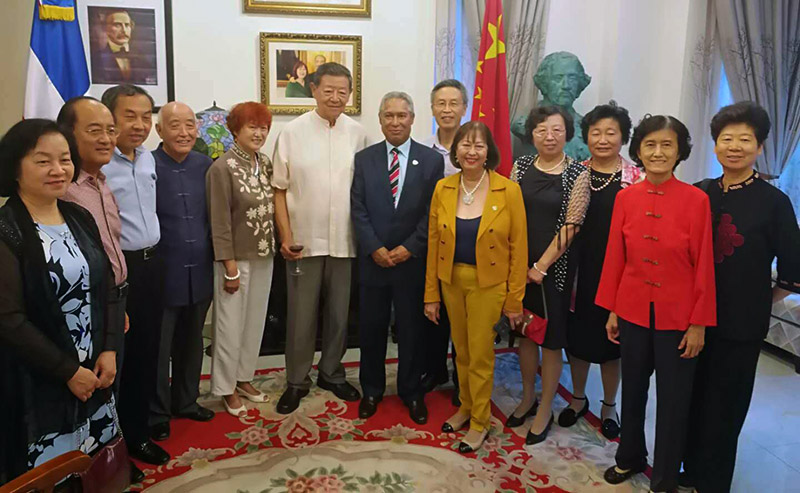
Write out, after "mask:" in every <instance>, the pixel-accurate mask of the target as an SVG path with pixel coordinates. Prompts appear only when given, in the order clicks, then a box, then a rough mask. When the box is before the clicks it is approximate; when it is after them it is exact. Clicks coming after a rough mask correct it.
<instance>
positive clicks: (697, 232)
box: [595, 177, 717, 331]
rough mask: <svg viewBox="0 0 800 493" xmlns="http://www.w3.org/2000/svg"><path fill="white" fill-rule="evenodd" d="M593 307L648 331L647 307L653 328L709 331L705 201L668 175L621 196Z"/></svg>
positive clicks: (711, 292)
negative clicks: (696, 327)
mask: <svg viewBox="0 0 800 493" xmlns="http://www.w3.org/2000/svg"><path fill="white" fill-rule="evenodd" d="M698 192H699V193H698ZM595 302H596V303H597V305H599V306H601V307H603V308H605V309H607V310H610V311H612V312H614V313H616V314H617V315H618V316H619V317H620V318H622V319H624V320H626V321H628V322H632V323H634V324H636V325H640V326H644V327H649V326H650V303H653V304H654V307H655V328H656V329H658V330H677V331H684V330H686V329H687V328H688V327H689V325H690V324H697V325H702V326H709V325H715V324H716V321H717V316H716V288H715V281H714V250H713V242H712V238H711V209H710V206H709V201H708V196H707V195H706V194H705V193H703V192H702V191H701V190H699V189H697V188H696V187H693V186H691V185H689V184H687V183H683V182H681V181H679V180H678V179H677V178H674V177H673V178H670V179H669V180H667V181H666V182H664V183H662V184H660V185H653V184H652V183H650V181H648V180H646V179H645V180H644V181H642V182H639V183H637V184H635V185H631V186H629V187H627V188H625V189H623V190H621V191H620V192H619V193H618V194H617V198H616V201H615V202H614V212H613V214H612V218H611V230H610V231H609V236H608V246H607V249H606V257H605V261H604V263H603V273H602V275H601V277H600V285H599V287H598V289H597V297H596V299H595Z"/></svg>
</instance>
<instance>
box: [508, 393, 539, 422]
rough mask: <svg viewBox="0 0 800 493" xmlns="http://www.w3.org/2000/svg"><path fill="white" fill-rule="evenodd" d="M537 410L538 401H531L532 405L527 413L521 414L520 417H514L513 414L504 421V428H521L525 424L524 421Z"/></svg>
mask: <svg viewBox="0 0 800 493" xmlns="http://www.w3.org/2000/svg"><path fill="white" fill-rule="evenodd" d="M538 409H539V399H536V400H535V401H533V405H532V406H531V408H530V409H528V411H527V412H526V413H525V414H523V415H522V416H514V413H511V415H510V416H509V417H508V419H507V420H506V426H508V427H509V428H516V427H517V426H522V425H523V424H524V423H525V420H526V419H528V417H529V416H533V415H535V414H536V411H537V410H538Z"/></svg>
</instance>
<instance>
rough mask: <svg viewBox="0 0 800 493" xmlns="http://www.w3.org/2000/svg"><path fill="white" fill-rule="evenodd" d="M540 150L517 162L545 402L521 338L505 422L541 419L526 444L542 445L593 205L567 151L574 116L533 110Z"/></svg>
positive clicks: (529, 302)
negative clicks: (571, 258) (516, 384)
mask: <svg viewBox="0 0 800 493" xmlns="http://www.w3.org/2000/svg"><path fill="white" fill-rule="evenodd" d="M526 129H527V132H528V135H531V137H532V141H533V145H534V146H535V147H536V150H537V152H538V153H539V155H538V156H522V157H520V158H519V159H517V161H516V162H515V163H514V168H513V170H512V171H511V178H512V180H514V181H516V182H517V183H519V184H520V187H521V188H522V198H523V200H524V202H525V212H526V215H527V221H528V264H529V266H530V268H529V270H528V285H527V288H526V290H525V299H524V301H523V306H524V307H525V308H526V309H528V310H529V311H531V312H533V313H534V314H536V315H538V316H540V317H544V318H547V330H546V333H545V336H544V341H543V342H542V344H541V347H542V403H541V406H538V402H537V401H536V389H535V378H536V372H537V367H538V365H539V345H538V344H537V343H536V342H534V341H533V340H531V339H528V338H523V339H521V340H520V344H519V365H520V371H521V373H522V385H523V394H522V401H521V402H520V404H519V405H518V406H517V409H516V410H515V411H514V412H513V413H512V414H511V416H509V418H508V421H507V425H508V426H511V427H514V426H520V425H521V424H523V423H524V422H525V418H526V417H528V416H533V415H534V414H535V418H534V420H533V423H532V425H531V428H530V431H529V432H528V435H527V438H526V440H525V442H526V443H527V444H528V445H532V444H535V443H540V442H542V441H544V440H545V438H547V433H548V431H549V430H550V426H551V425H552V423H553V410H552V404H553V398H554V397H555V394H556V390H557V389H558V380H559V377H560V376H561V365H562V354H561V350H562V349H563V348H564V347H566V345H567V313H568V312H569V300H570V286H571V285H572V283H571V282H570V281H569V279H568V278H567V277H568V276H567V255H568V249H569V245H570V243H572V240H573V239H574V238H575V235H576V234H577V232H578V230H579V229H580V225H581V224H582V223H583V218H584V215H585V214H586V208H587V206H588V205H589V196H590V193H589V173H588V171H587V169H586V167H585V166H583V165H582V164H580V163H578V162H576V161H574V160H573V159H571V158H569V157H568V156H567V155H566V154H564V145H565V144H566V142H567V141H569V140H570V139H572V137H573V133H574V131H575V130H574V126H573V121H572V117H571V116H570V115H569V113H567V112H566V111H564V110H563V109H561V108H559V107H557V106H543V107H538V108H534V109H533V110H532V111H531V113H530V115H529V116H528V121H527V123H526Z"/></svg>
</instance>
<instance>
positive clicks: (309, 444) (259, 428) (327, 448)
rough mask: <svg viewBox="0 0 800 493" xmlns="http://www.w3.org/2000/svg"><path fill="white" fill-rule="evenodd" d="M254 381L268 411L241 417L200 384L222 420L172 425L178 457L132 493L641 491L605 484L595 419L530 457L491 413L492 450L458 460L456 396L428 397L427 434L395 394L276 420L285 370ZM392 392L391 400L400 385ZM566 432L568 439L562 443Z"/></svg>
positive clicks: (311, 408) (317, 402) (323, 402)
mask: <svg viewBox="0 0 800 493" xmlns="http://www.w3.org/2000/svg"><path fill="white" fill-rule="evenodd" d="M515 360H516V356H515V355H513V354H501V355H498V373H500V378H502V377H503V375H502V374H503V372H508V373H509V375H507V377H508V378H505V379H504V380H509V379H510V378H511V376H512V375H511V374H512V373H513V372H512V370H513V368H511V367H513V363H514V362H515ZM396 368H397V366H396V362H395V361H389V362H387V378H388V381H389V382H393V381H394V379H395V374H396ZM357 374H358V368H357V366H356V365H349V367H348V380H350V381H351V382H357V381H358V378H357ZM517 374H518V370H517ZM496 381H497V378H496ZM254 383H255V384H256V386H257V387H259V388H260V389H261V390H262V391H264V392H266V393H267V394H269V395H270V397H271V402H269V403H265V404H252V403H247V406H248V409H249V412H248V414H247V415H246V416H244V417H241V418H235V417H233V416H230V415H228V414H227V413H225V412H224V411H223V410H222V406H221V403H220V401H219V399H217V398H214V397H213V396H210V395H208V394H207V391H208V381H207V380H204V381H203V384H202V386H203V391H204V392H206V393H204V394H203V397H202V399H201V401H202V402H203V404H204V405H206V406H208V407H210V408H211V409H213V410H214V411H217V415H216V417H215V418H214V419H213V420H212V421H210V422H208V423H196V422H192V421H189V420H183V419H176V420H173V421H172V434H171V437H170V438H169V439H168V440H167V441H165V442H161V445H162V446H163V447H164V448H165V449H166V450H167V451H168V452H170V454H172V456H173V459H172V460H171V461H170V462H169V463H168V464H166V465H165V466H160V467H157V468H153V467H152V466H147V465H145V464H140V467H142V468H143V470H144V471H145V472H146V474H147V477H146V479H145V481H144V483H143V484H140V485H136V487H135V488H133V490H134V491H139V490H141V489H142V488H144V489H145V490H146V491H148V492H225V491H231V492H237V493H282V492H287V493H288V492H291V493H306V492H308V493H311V492H320V493H323V492H324V493H333V492H345V491H357V492H386V493H399V492H412V491H414V492H443V493H444V492H459V493H465V492H473V491H474V492H493V491H500V492H518V491H522V492H542V493H557V492H570V491H614V492H623V491H625V492H627V491H641V490H640V488H641V487H643V486H644V484H638V483H641V481H638V482H637V481H634V482H633V483H630V484H627V485H622V486H618V487H611V486H610V485H607V484H605V482H604V481H603V480H602V471H603V469H605V467H607V466H608V465H609V464H610V459H611V457H613V451H614V450H616V445H615V444H613V443H609V442H608V441H606V440H605V439H604V438H603V437H602V436H601V435H599V433H598V432H597V430H596V429H595V427H596V426H598V425H599V422H598V420H597V418H594V417H593V416H591V417H590V418H589V421H588V422H586V423H579V424H578V425H576V426H575V427H573V428H570V429H569V430H562V429H559V428H558V427H557V426H556V427H554V428H553V431H552V432H551V434H550V438H548V440H547V441H546V442H545V443H543V444H540V445H538V446H536V447H533V448H529V449H526V448H525V447H524V433H525V431H526V430H525V429H524V427H521V428H522V429H514V430H512V429H508V428H505V427H504V426H503V423H504V421H505V416H504V414H503V412H502V411H501V409H500V407H498V406H497V405H494V404H493V406H492V413H493V418H492V424H493V429H492V432H491V433H490V435H489V437H488V438H487V440H486V442H485V443H484V446H483V447H482V448H481V449H480V450H479V451H477V452H476V453H474V454H470V455H467V456H463V455H461V454H459V453H458V451H457V447H458V442H459V440H460V437H461V436H463V432H460V433H452V434H445V433H442V432H441V431H440V427H441V424H442V423H443V422H444V421H445V419H447V418H448V417H449V416H450V415H451V414H452V413H454V412H455V410H456V408H455V407H453V406H452V404H451V403H450V393H451V391H450V390H440V391H435V392H432V393H430V394H428V396H427V397H426V403H427V406H428V409H429V412H430V416H429V420H428V424H427V425H424V426H419V425H417V424H415V423H414V422H413V421H411V419H410V418H409V416H408V412H407V410H406V408H405V406H404V405H403V404H402V402H401V401H400V399H399V398H397V397H396V396H395V395H387V397H386V398H385V399H384V400H383V402H382V403H381V405H380V407H379V409H378V413H377V414H376V415H375V416H373V417H372V418H370V419H369V420H361V419H359V418H358V403H357V402H355V403H348V402H344V401H341V400H339V399H338V398H336V397H335V396H334V395H333V394H332V393H330V392H326V391H323V390H321V389H319V388H317V387H316V386H314V387H313V388H312V390H311V393H310V394H309V396H308V397H306V398H305V399H303V401H302V403H301V406H300V408H299V409H298V410H297V411H295V412H294V413H292V414H290V415H288V416H283V415H280V414H277V413H276V412H275V408H274V405H275V404H274V403H275V402H276V401H277V399H278V397H279V396H280V393H281V392H282V390H283V388H284V386H285V372H284V371H283V370H282V369H274V370H266V371H263V372H259V375H258V377H257V379H256V382H254ZM504 388H506V386H504V385H499V386H498V385H497V383H496V394H498V391H499V393H500V394H501V395H500V397H499V398H498V399H495V401H498V400H500V401H503V400H504V399H503V396H502V392H503V389H504ZM387 393H392V394H393V393H394V392H393V387H392V388H390V389H387ZM562 434H570V436H569V438H568V439H566V440H565V439H564V438H565V437H566V436H565V437H561V436H560V435H562ZM573 435H574V436H573ZM584 435H585V436H584ZM598 437H599V439H598ZM576 440H577V441H576ZM609 450H610V454H609ZM643 491H646V489H644V490H643Z"/></svg>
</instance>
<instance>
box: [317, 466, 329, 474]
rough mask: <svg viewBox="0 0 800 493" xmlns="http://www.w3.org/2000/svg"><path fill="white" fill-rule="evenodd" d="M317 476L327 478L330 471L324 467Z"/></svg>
mask: <svg viewBox="0 0 800 493" xmlns="http://www.w3.org/2000/svg"><path fill="white" fill-rule="evenodd" d="M317 474H318V475H320V476H327V475H328V470H327V469H325V468H324V467H320V468H319V471H317Z"/></svg>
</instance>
